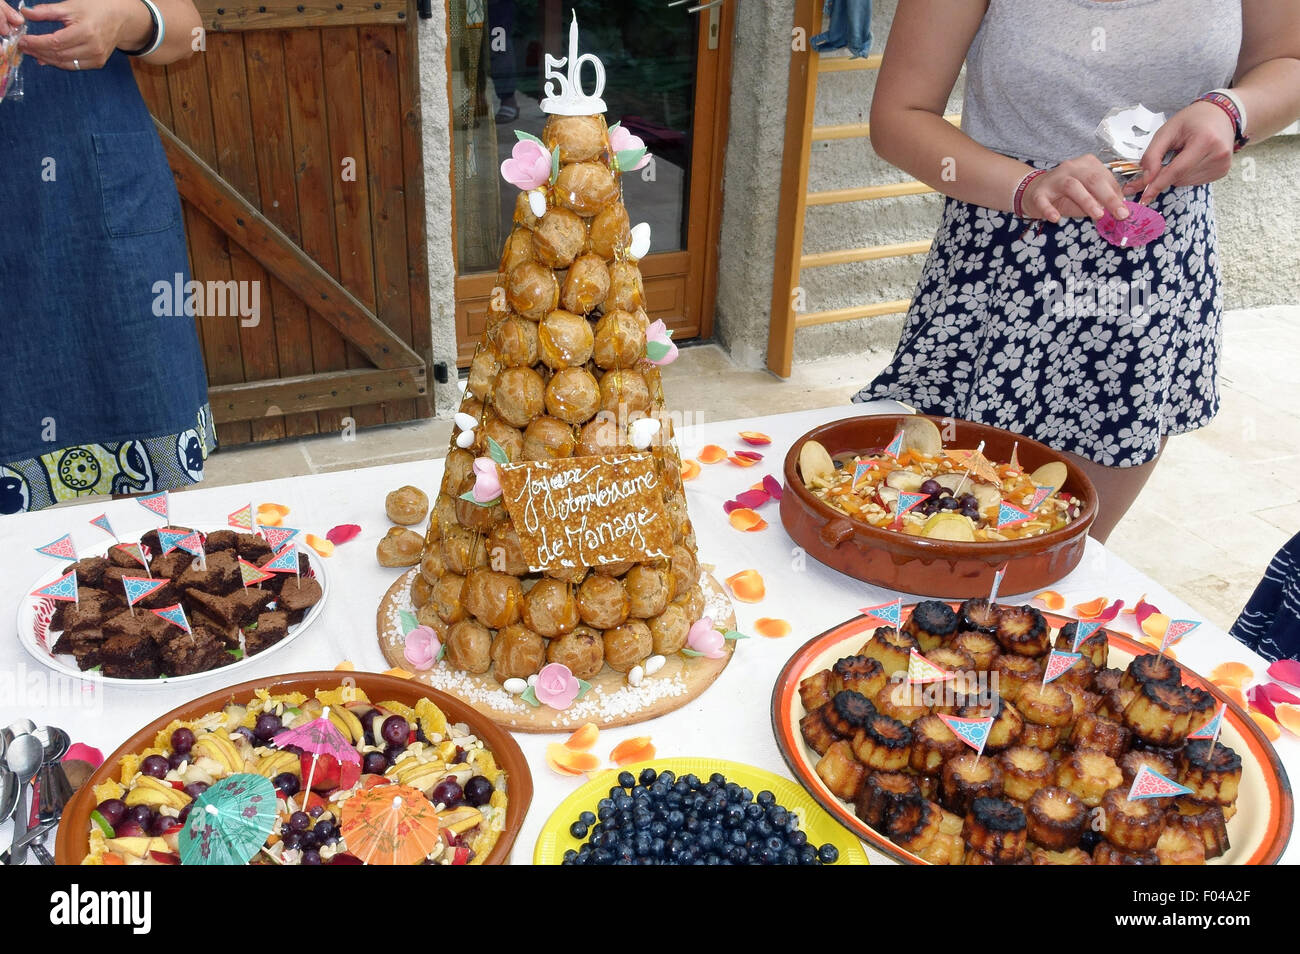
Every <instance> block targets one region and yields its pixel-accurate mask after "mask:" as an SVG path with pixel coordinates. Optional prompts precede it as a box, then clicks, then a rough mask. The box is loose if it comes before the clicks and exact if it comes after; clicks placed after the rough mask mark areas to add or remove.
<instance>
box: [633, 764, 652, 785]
mask: <svg viewBox="0 0 1300 954" xmlns="http://www.w3.org/2000/svg"><path fill="white" fill-rule="evenodd" d="M627 774H628V775H631V774H632V773H631V772H628V773H627ZM658 776H659V773H658V772H656V771H655V770H654V769H652V768H643V769H642V770H641V775H640V782H641V784H642V785H649V784H650V783H651V782H653V781H654V780H655V779H656V778H658Z"/></svg>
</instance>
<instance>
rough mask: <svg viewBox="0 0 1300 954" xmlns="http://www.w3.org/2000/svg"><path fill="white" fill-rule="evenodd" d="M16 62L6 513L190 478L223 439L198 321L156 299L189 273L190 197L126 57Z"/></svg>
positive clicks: (3, 326)
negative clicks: (93, 65) (64, 65)
mask: <svg viewBox="0 0 1300 954" xmlns="http://www.w3.org/2000/svg"><path fill="white" fill-rule="evenodd" d="M59 27H60V24H58V23H32V24H31V26H30V32H31V33H46V32H50V31H52V30H54V29H58V28H59ZM21 69H22V80H23V89H24V92H23V97H22V99H20V100H17V101H10V100H6V101H5V102H3V103H0V208H2V209H4V214H3V215H0V223H3V226H4V227H5V232H6V233H7V234H6V235H5V236H4V238H3V239H0V248H3V249H4V252H3V254H0V336H2V337H0V341H3V345H2V346H0V514H3V513H14V512H17V511H22V510H37V509H40V508H42V507H47V506H50V505H51V504H54V503H57V502H59V501H61V500H68V499H74V498H77V497H84V496H88V495H92V494H106V493H135V492H150V491H158V490H165V489H170V488H174V487H181V486H185V485H187V484H191V483H194V482H195V481H198V480H200V479H202V476H203V464H204V460H205V459H206V457H207V455H208V453H209V452H210V451H211V450H212V449H213V448H214V447H215V446H216V437H215V431H214V428H213V425H212V419H211V413H210V411H209V409H208V406H207V378H206V375H205V373H204V367H203V358H202V355H201V353H200V349H199V341H198V333H197V329H196V327H195V323H194V319H193V318H192V317H188V316H186V315H185V314H183V312H182V313H181V314H179V315H177V314H176V310H175V309H174V308H169V307H165V306H162V307H160V306H159V304H158V303H159V302H164V303H165V304H170V303H171V302H173V301H175V300H176V298H177V296H176V294H175V291H174V286H175V284H176V283H177V281H178V276H179V281H180V282H185V281H188V279H189V267H188V264H187V258H186V250H185V233H184V228H183V224H182V219H181V206H180V200H179V198H178V196H177V194H176V187H175V184H174V182H173V179H172V175H171V172H170V170H169V169H168V166H167V161H166V158H165V157H164V154H163V150H162V144H161V143H160V142H159V139H158V134H157V133H156V132H155V130H154V125H153V120H152V119H151V117H150V115H149V111H148V109H147V108H146V107H145V104H144V101H143V100H142V99H141V97H140V92H139V89H138V88H137V87H136V82H135V77H134V75H133V73H132V70H131V65H130V61H129V58H128V57H127V56H126V55H125V54H123V53H121V52H120V51H119V52H115V53H114V54H113V55H112V57H111V58H110V59H109V61H108V63H107V64H106V65H105V66H104V68H103V69H101V70H84V71H81V72H75V71H67V70H62V69H59V68H57V67H53V66H40V65H39V64H37V62H36V61H35V59H33V58H32V57H30V56H29V57H25V58H24V59H23V63H22V67H21ZM182 287H183V286H182ZM160 312H161V314H160Z"/></svg>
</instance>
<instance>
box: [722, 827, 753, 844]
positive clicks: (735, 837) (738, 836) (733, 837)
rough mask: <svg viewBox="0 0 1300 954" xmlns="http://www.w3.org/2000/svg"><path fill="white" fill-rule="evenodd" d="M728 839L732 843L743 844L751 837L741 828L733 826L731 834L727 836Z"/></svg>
mask: <svg viewBox="0 0 1300 954" xmlns="http://www.w3.org/2000/svg"><path fill="white" fill-rule="evenodd" d="M727 840H728V841H730V842H731V843H732V845H743V844H745V842H747V841H749V838H748V837H747V836H746V835H745V833H744V832H743V831H741V830H740V829H739V828H733V829H732V830H731V834H730V835H728V836H727Z"/></svg>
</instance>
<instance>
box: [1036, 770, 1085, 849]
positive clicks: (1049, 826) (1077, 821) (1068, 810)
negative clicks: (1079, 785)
mask: <svg viewBox="0 0 1300 954" xmlns="http://www.w3.org/2000/svg"><path fill="white" fill-rule="evenodd" d="M1026 815H1027V817H1028V819H1029V840H1030V841H1032V842H1033V843H1034V844H1036V845H1039V846H1041V847H1043V848H1046V849H1047V850H1049V851H1068V850H1070V849H1071V848H1074V847H1075V846H1077V845H1078V844H1079V839H1080V838H1082V837H1083V829H1084V826H1085V825H1087V823H1088V807H1087V806H1086V805H1084V804H1083V801H1082V800H1081V799H1080V798H1079V797H1078V796H1077V795H1075V794H1074V793H1073V792H1071V791H1068V790H1067V789H1064V788H1059V787H1055V786H1048V787H1047V788H1040V789H1039V790H1038V791H1036V792H1034V794H1033V796H1032V797H1031V798H1030V799H1029V805H1028V807H1027V808H1026Z"/></svg>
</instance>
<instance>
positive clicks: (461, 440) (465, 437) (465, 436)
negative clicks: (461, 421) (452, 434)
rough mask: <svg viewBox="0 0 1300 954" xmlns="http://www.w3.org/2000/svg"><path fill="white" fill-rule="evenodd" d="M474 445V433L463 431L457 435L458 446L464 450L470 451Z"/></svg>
mask: <svg viewBox="0 0 1300 954" xmlns="http://www.w3.org/2000/svg"><path fill="white" fill-rule="evenodd" d="M473 444H474V432H473V431H461V432H460V433H459V434H457V435H456V446H457V447H459V448H461V449H462V450H468V449H469V448H470V447H472V446H473Z"/></svg>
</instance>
